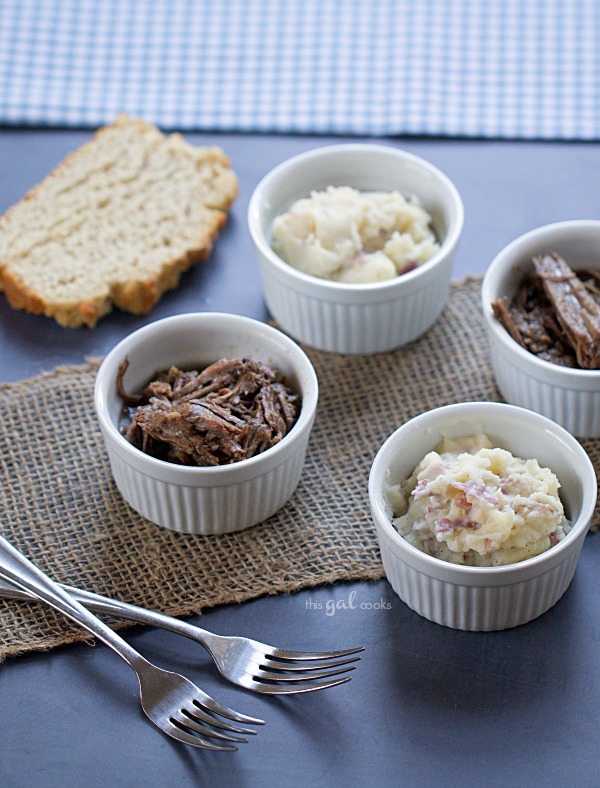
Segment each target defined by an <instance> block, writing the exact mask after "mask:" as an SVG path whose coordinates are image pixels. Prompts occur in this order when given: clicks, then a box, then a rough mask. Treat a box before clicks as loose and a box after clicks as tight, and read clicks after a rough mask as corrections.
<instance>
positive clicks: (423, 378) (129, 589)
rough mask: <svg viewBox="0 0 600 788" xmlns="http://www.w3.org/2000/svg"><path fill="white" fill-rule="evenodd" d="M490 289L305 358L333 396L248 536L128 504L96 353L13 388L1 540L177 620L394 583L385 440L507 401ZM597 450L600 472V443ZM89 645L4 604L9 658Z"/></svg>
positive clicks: (54, 623)
mask: <svg viewBox="0 0 600 788" xmlns="http://www.w3.org/2000/svg"><path fill="white" fill-rule="evenodd" d="M479 289H480V280H477V279H475V280H470V281H465V282H462V283H457V284H454V285H453V286H452V289H451V293H450V297H449V301H448V305H447V307H446V309H445V311H444V313H443V315H442V317H441V318H440V320H439V321H438V322H437V324H436V325H435V326H434V328H433V329H431V330H430V331H429V332H428V333H427V335H426V336H424V337H423V338H422V339H420V340H419V341H417V342H415V343H413V344H411V345H410V346H408V347H405V348H402V349H400V350H397V351H394V352H391V353H385V354H379V355H374V356H359V357H348V356H335V355H331V354H325V353H319V352H316V351H313V350H310V349H309V350H308V351H307V352H308V353H309V355H310V357H311V360H312V361H313V363H314V365H315V368H316V371H317V375H318V377H319V382H320V391H321V395H320V402H319V408H318V414H317V419H316V423H315V427H314V430H313V433H312V436H311V441H310V444H309V449H308V454H307V461H306V466H305V469H304V473H303V477H302V480H301V483H300V485H299V487H298V489H297V491H296V493H295V495H294V496H293V498H292V500H291V501H290V502H289V503H288V504H287V505H286V506H285V507H284V508H283V509H282V510H280V511H279V512H278V513H277V514H275V515H274V516H273V517H271V518H270V519H269V520H268V521H267V522H265V523H263V524H261V525H258V526H255V527H254V528H250V529H248V530H246V531H242V532H241V533H237V534H228V535H223V536H211V537H202V536H187V535H181V534H176V533H173V532H171V531H169V530H167V529H163V528H160V527H158V526H156V525H153V524H152V523H149V522H148V521H146V520H144V519H143V518H141V517H140V516H139V515H137V514H136V513H135V512H133V511H132V510H131V509H130V508H129V506H128V505H127V504H126V503H125V502H124V501H123V500H122V498H121V496H120V495H119V493H118V491H117V489H116V487H115V486H114V483H113V481H112V477H111V474H110V469H109V465H108V460H107V457H106V453H105V450H104V446H103V443H102V439H101V436H100V432H99V428H98V426H97V424H96V419H95V415H94V408H93V386H94V378H95V375H96V371H97V368H98V363H97V362H93V361H92V362H90V363H88V364H86V365H84V366H77V367H63V368H58V369H56V370H54V371H53V372H51V373H48V374H44V375H41V376H38V377H36V378H34V379H31V380H27V381H22V382H19V383H16V384H15V383H13V384H4V385H3V386H0V418H1V419H2V422H1V426H0V474H1V478H2V493H1V496H0V523H1V524H2V531H3V533H4V534H5V536H6V537H7V538H8V539H9V540H10V541H12V543H13V544H14V545H15V546H16V547H18V548H19V549H20V550H22V551H23V552H24V553H25V554H26V555H27V556H28V557H29V558H31V559H32V560H33V561H34V562H35V563H37V565H38V566H39V567H40V568H41V569H43V570H44V571H46V572H48V573H49V574H50V575H51V576H52V577H53V578H54V579H55V580H58V581H60V582H63V583H69V584H70V585H74V586H79V587H82V588H86V589H89V590H93V591H97V592H99V593H102V594H106V595H108V596H114V597H116V598H118V599H123V600H126V601H130V602H134V603H135V604H139V605H142V606H144V607H149V608H154V609H157V610H160V611H162V612H165V613H170V614H172V615H185V614H192V613H198V612H200V611H201V610H202V609H203V608H206V607H210V606H212V605H217V604H224V603H231V602H243V601H244V600H247V599H251V598H253V597H258V596H261V595H264V594H274V593H278V592H283V591H295V590H298V589H301V588H309V587H314V586H316V585H320V584H324V583H332V582H335V581H340V580H374V579H378V578H381V577H382V576H383V568H382V566H381V561H380V556H379V551H378V547H377V540H376V536H375V532H374V528H373V526H372V523H371V518H370V514H369V505H368V496H367V481H368V475H369V470H370V466H371V463H372V460H373V457H374V455H375V453H376V452H377V449H378V448H379V446H380V445H381V443H382V442H383V441H384V440H385V439H386V438H387V436H388V435H389V434H390V433H391V432H393V430H394V429H396V428H397V427H398V426H399V425H400V424H402V423H403V422H405V421H406V420H407V419H410V418H411V417H413V416H415V415H417V414H418V413H421V412H422V411H425V410H429V409H430V408H434V407H438V406H440V405H445V404H449V403H453V402H461V401H466V400H499V399H500V397H499V394H498V392H497V390H496V388H495V386H494V383H493V379H492V373H491V368H490V359H489V353H488V347H487V342H486V340H485V335H484V328H483V318H482V316H481V313H480V308H479ZM584 446H585V448H586V449H587V451H588V452H589V454H590V456H591V458H592V461H593V462H594V464H595V466H596V467H597V468H600V441H584ZM595 523H596V525H597V523H598V515H597V516H596V520H595ZM112 623H116V622H112ZM77 640H86V636H85V633H83V631H82V630H80V629H78V628H76V627H75V626H73V625H71V624H70V623H68V622H67V621H66V619H64V618H63V617H60V616H58V615H56V614H54V613H53V611H51V610H50V609H49V608H46V606H44V605H37V604H31V603H24V602H16V601H8V600H0V661H1V660H2V659H4V658H5V657H6V656H8V655H14V654H17V653H22V652H26V651H31V650H42V649H50V648H53V647H55V646H58V645H60V644H66V643H72V642H75V641H77Z"/></svg>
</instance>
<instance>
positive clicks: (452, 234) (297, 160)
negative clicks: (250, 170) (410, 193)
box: [248, 143, 464, 294]
mask: <svg viewBox="0 0 600 788" xmlns="http://www.w3.org/2000/svg"><path fill="white" fill-rule="evenodd" d="M352 152H354V153H356V154H367V155H369V153H379V154H382V153H384V154H388V155H392V156H395V157H398V158H402V159H404V160H406V161H411V162H413V163H414V164H416V165H418V166H419V167H422V168H423V169H425V170H427V171H428V172H429V173H430V174H431V175H433V176H434V177H435V178H437V179H438V180H439V181H440V182H441V183H442V184H443V185H444V187H445V188H446V189H447V190H448V193H449V195H450V197H451V200H452V204H453V208H454V211H455V220H454V222H453V223H452V224H451V225H450V226H449V228H448V232H447V233H446V236H445V238H444V240H443V242H442V243H441V244H440V247H439V249H438V250H437V252H436V253H435V254H434V255H432V257H430V258H429V260H427V261H426V262H424V263H422V264H421V265H420V266H418V267H417V268H415V269H414V270H413V271H408V272H407V273H405V274H402V275H399V276H397V277H394V278H393V279H386V280H385V281H383V282H367V283H356V284H352V283H348V282H336V281H333V280H331V279H324V278H322V277H319V276H313V275H312V274H307V273H304V271H300V270H299V269H297V268H295V267H294V266H293V265H290V264H289V263H286V262H285V260H282V259H281V258H280V257H279V255H277V254H276V253H275V252H274V251H273V249H272V247H271V244H270V243H269V241H268V239H267V238H266V237H265V235H264V233H263V232H262V228H261V224H260V219H259V216H260V204H261V202H262V199H263V192H264V191H265V190H266V189H267V188H268V186H269V184H270V182H271V181H272V180H274V179H275V178H277V177H278V176H279V175H280V174H281V173H282V172H284V171H285V170H287V169H288V168H289V167H290V166H298V165H301V164H303V163H305V162H307V161H310V160H312V159H317V158H320V157H322V156H329V155H330V154H336V153H352ZM399 190H400V189H399ZM248 218H249V222H248V224H249V228H250V233H251V235H252V238H253V240H254V243H255V244H256V245H257V247H258V248H259V249H260V251H261V253H262V254H263V255H265V256H266V257H268V258H269V260H270V261H271V262H272V263H273V265H275V266H276V267H277V268H278V269H279V270H281V271H283V272H284V273H285V274H287V275H289V276H291V277H295V278H296V279H298V280H300V281H301V282H307V283H310V284H311V285H313V286H315V287H320V288H322V290H323V291H325V292H327V291H330V292H332V294H333V292H334V291H337V292H340V291H348V292H361V291H362V292H365V291H366V292H369V291H372V290H387V289H389V290H392V289H394V288H395V287H398V285H399V284H401V283H402V282H408V281H412V280H414V279H418V278H419V277H420V276H423V275H424V273H425V272H426V271H428V270H429V269H430V268H432V267H433V266H435V265H436V263H437V262H438V261H439V260H440V258H441V257H445V256H446V255H447V254H448V252H449V251H451V250H452V249H454V247H455V246H456V244H457V243H458V240H459V238H460V235H461V233H462V228H463V224H464V207H463V203H462V199H461V197H460V194H459V192H458V190H457V188H456V186H455V185H454V184H453V183H452V181H451V180H450V179H449V178H448V176H447V175H444V173H443V172H442V171H441V170H440V169H438V168H437V167H436V166H435V165H433V164H430V163H429V162H428V161H426V160H425V159H422V158H421V157H420V156H415V154H413V153H408V152H407V151H404V150H402V149H400V148H395V147H393V146H392V145H375V144H368V143H348V144H343V145H325V146H322V147H319V148H314V149H312V150H309V151H306V152H305V153H300V154H298V155H297V156H293V157H292V158H290V159H287V160H286V161H283V162H282V163H281V164H278V165H277V166H276V167H274V168H273V169H272V170H271V171H270V172H268V173H267V174H266V175H265V176H264V177H263V179H262V180H261V181H260V182H259V184H258V186H257V187H256V189H255V190H254V193H253V195H252V197H251V199H250V205H249V208H248Z"/></svg>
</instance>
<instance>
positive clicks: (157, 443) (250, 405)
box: [117, 358, 299, 466]
mask: <svg viewBox="0 0 600 788" xmlns="http://www.w3.org/2000/svg"><path fill="white" fill-rule="evenodd" d="M128 366H129V360H128V359H127V358H126V359H125V360H124V362H123V363H122V364H121V365H120V367H119V371H118V375H117V392H118V394H119V397H120V398H121V399H122V401H123V403H124V406H125V410H126V413H127V418H126V420H125V422H126V423H124V424H123V426H122V430H121V431H122V434H123V435H124V436H125V438H126V439H127V440H128V441H129V442H130V443H132V444H133V445H134V446H136V447H137V448H138V449H140V450H141V451H144V452H146V453H147V454H150V455H152V456H153V457H157V458H158V459H161V460H166V461H167V462H173V463H178V464H180V465H201V466H208V465H227V464H229V463H232V462H239V461H240V460H244V459H248V458H249V457H253V456H254V455H255V454H260V453H261V452H263V451H266V450H267V449H269V448H270V447H271V446H274V445H275V444H276V443H279V441H281V440H282V439H283V438H284V437H285V435H287V433H288V432H289V431H290V429H291V428H292V427H293V425H294V424H295V422H296V420H297V418H298V412H299V399H298V396H297V395H296V394H294V393H292V391H291V390H290V388H289V387H288V386H287V385H286V384H285V382H284V381H283V380H281V379H280V376H279V375H278V373H277V372H276V371H275V370H273V369H271V368H270V367H269V366H267V365H266V364H262V363H260V362H256V361H254V360H253V359H251V358H242V359H221V360H220V361H217V362H215V363H214V364H211V365H210V366H209V367H206V369H203V370H202V371H200V372H197V371H196V370H191V371H187V372H183V371H182V370H180V369H178V368H177V367H171V368H170V369H168V370H163V371H161V372H158V373H157V374H156V376H155V378H154V379H153V380H151V381H150V382H149V383H148V384H147V385H146V386H145V387H144V389H143V391H142V392H141V393H139V394H129V393H127V392H126V391H125V388H124V385H123V377H124V375H125V372H126V370H127V367H128Z"/></svg>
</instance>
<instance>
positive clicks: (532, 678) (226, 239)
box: [0, 129, 600, 787]
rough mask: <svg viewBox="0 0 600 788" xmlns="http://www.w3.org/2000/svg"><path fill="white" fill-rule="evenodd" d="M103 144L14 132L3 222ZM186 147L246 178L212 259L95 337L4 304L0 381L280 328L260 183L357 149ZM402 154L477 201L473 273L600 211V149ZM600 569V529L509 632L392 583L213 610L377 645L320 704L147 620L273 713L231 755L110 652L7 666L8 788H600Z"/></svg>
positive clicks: (176, 658) (174, 653) (5, 165)
mask: <svg viewBox="0 0 600 788" xmlns="http://www.w3.org/2000/svg"><path fill="white" fill-rule="evenodd" d="M88 137H89V133H87V132H84V131H61V130H15V129H11V130H0V212H3V211H4V210H5V209H7V208H8V207H9V206H10V205H11V204H12V203H14V202H15V201H17V200H18V199H19V198H20V197H21V196H22V195H23V194H24V193H25V192H26V191H27V190H28V189H29V188H30V187H31V186H33V185H34V184H35V183H37V182H38V181H39V180H40V179H41V178H42V177H43V176H44V175H45V174H46V173H47V172H48V171H49V170H50V169H51V168H52V167H53V166H54V165H55V164H57V163H58V162H59V161H60V160H61V159H62V158H63V156H64V155H66V154H67V153H68V152H69V151H71V150H73V149H74V148H76V147H77V146H78V145H79V144H80V143H81V142H83V141H84V140H85V139H87V138H88ZM189 138H190V139H191V140H192V141H193V142H195V143H197V144H206V143H211V144H213V143H217V144H220V145H221V146H222V147H223V148H224V149H225V150H226V151H227V153H228V154H229V155H230V157H231V159H232V163H233V167H234V168H235V170H236V172H237V173H238V176H239V179H240V186H241V188H240V195H239V198H238V200H237V201H236V203H235V205H234V208H233V210H232V213H231V220H230V222H229V224H228V226H227V228H226V229H225V231H224V232H223V233H222V236H221V238H220V239H219V242H218V243H217V245H216V247H215V250H214V253H213V255H212V257H211V259H210V261H209V262H207V263H206V264H204V265H200V266H199V267H197V268H196V269H195V270H194V271H193V272H191V273H189V274H187V275H186V276H185V278H184V280H183V283H182V286H181V287H180V288H179V289H178V290H176V291H174V292H172V293H170V294H168V295H167V296H165V297H164V298H163V300H162V301H161V303H160V304H159V305H158V306H157V308H156V309H155V310H154V311H153V312H152V314H151V315H148V316H145V317H134V316H131V315H125V314H121V313H115V314H113V315H112V316H110V317H108V318H106V319H104V320H103V321H102V322H101V323H100V324H99V325H98V326H97V328H96V329H94V330H93V331H90V330H87V329H81V330H67V329H62V328H60V327H59V326H57V325H56V324H55V323H54V322H53V321H50V320H47V319H45V318H43V317H35V316H32V315H28V314H25V313H22V312H15V311H13V310H11V309H10V308H9V307H8V306H7V304H6V302H5V301H4V299H3V298H2V297H0V348H1V350H0V382H5V381H13V380H18V379H22V378H26V377H30V376H32V375H35V374H37V373H39V372H41V371H43V370H50V369H52V368H53V367H55V366H56V365H58V364H61V363H72V362H81V361H82V360H83V359H84V358H85V357H86V356H90V355H91V356H98V355H101V354H103V353H105V352H106V351H108V350H109V349H110V348H111V347H112V346H113V345H114V344H115V343H116V342H117V341H118V340H119V339H121V338H122V337H123V336H125V335H126V334H128V333H130V332H131V331H132V330H134V329H136V328H137V327H139V326H141V325H144V324H146V323H148V322H150V321H152V320H154V319H157V318H160V317H164V316H167V315H171V314H176V313H180V312H186V311H195V310H201V311H226V312H235V313H239V314H244V315H249V316H252V317H255V318H259V319H266V318H267V317H268V315H267V312H266V310H265V306H264V303H263V299H262V294H261V286H260V281H259V276H258V269H257V265H256V262H255V258H254V254H253V250H252V247H251V243H250V238H249V235H248V231H247V227H246V210H247V205H248V200H249V197H250V194H251V192H252V189H253V188H254V186H255V185H256V184H257V183H258V181H259V179H260V178H261V176H262V175H263V174H264V173H266V172H267V171H268V170H269V169H270V168H271V167H272V166H274V165H275V164H277V163H279V162H280V161H282V160H284V159H285V158H287V157H289V156H291V155H294V154H296V153H299V152H302V151H305V150H307V149H309V148H313V147H316V146H318V145H322V144H331V143H334V142H339V141H344V140H342V139H341V138H340V139H334V138H318V137H275V136H263V135H239V136H238V135H211V134H197V135H189ZM387 142H389V143H390V144H394V145H398V146H400V147H403V148H405V149H407V150H409V151H411V152H413V153H416V154H418V155H421V156H423V157H425V158H427V159H428V160H430V161H431V162H433V163H434V164H436V165H437V166H439V167H440V168H441V169H442V170H444V171H445V172H446V173H447V175H449V176H450V178H452V180H453V181H454V182H455V184H456V185H457V187H458V188H459V190H460V191H461V193H462V196H463V199H464V203H465V212H466V221H465V228H464V234H463V238H462V240H461V242H460V245H459V249H458V254H457V260H456V263H455V269H454V278H456V279H457V278H461V277H463V276H465V275H468V274H482V273H483V272H484V271H485V269H486V266H487V265H488V264H489V262H490V261H491V260H492V259H493V257H494V255H495V254H496V253H497V252H498V251H499V250H500V249H501V248H502V246H503V245H505V244H506V243H507V242H509V241H510V240H512V239H513V238H515V237H516V236H518V235H520V234H521V233H523V232H525V231H527V230H529V229H531V228H533V227H536V226H539V225H541V224H546V223H549V222H554V221H560V220H563V219H571V218H598V217H599V216H600V190H599V189H598V186H597V183H598V173H599V172H600V146H598V145H595V144H554V143H517V142H497V143H496V142H483V141H454V140H415V139H409V140H394V141H387ZM391 426H396V425H391ZM599 559H600V535H598V536H596V535H590V536H589V537H588V539H587V541H586V544H585V546H584V549H583V553H582V557H581V560H580V564H579V567H578V570H577V573H576V576H575V579H574V581H573V583H572V585H571V587H570V589H569V590H568V592H567V593H566V594H565V596H564V597H563V599H562V600H561V601H560V602H559V603H558V604H557V605H556V606H555V607H554V608H553V609H552V610H551V611H549V612H548V613H547V614H546V615H544V616H542V617H541V618H539V619H538V620H536V621H534V622H531V623H530V624H527V625H526V626H523V627H519V628H517V629H514V630H510V631H506V632H498V633H489V634H482V633H464V632H456V631H453V630H449V629H446V628H443V627H440V626H437V625H435V624H432V623H430V622H428V621H426V620H425V619H423V618H421V617H419V616H418V615H417V614H415V613H413V612H412V611H411V610H409V609H408V608H407V607H406V606H405V605H404V604H403V603H402V602H401V601H400V600H399V599H398V597H396V596H395V594H394V593H393V591H392V590H391V588H390V587H389V586H388V584H387V582H386V581H385V580H382V581H380V582H376V583H349V584H339V585H336V586H332V587H326V588H320V589H315V590H310V591H305V592H301V593H297V594H290V595H279V596H276V597H267V598H264V599H259V600H255V601H252V602H248V603H245V604H243V605H232V606H224V607H221V608H216V609H213V610H210V611H207V612H206V614H205V615H204V616H202V617H201V622H202V624H203V625H204V626H206V627H207V628H209V629H213V630H214V631H217V632H222V633H224V634H234V633H235V634H244V635H248V636H251V637H255V638H257V639H259V640H265V641H267V642H274V643H276V644H278V645H283V646H286V647H290V648H310V649H327V648H333V647H340V648H341V647H345V646H353V645H355V644H364V645H366V646H367V651H366V652H365V654H364V657H363V659H362V661H361V663H360V664H359V667H358V669H357V670H356V671H355V674H354V678H353V680H352V681H351V682H349V683H347V684H345V685H343V686H341V687H337V688H335V689H333V690H330V691H328V692H323V693H314V694H311V695H307V696H303V697H300V696H298V697H293V698H288V699H281V698H273V699H265V698H260V697H257V696H254V695H251V694H249V693H245V692H244V691H243V690H240V689H238V688H235V687H232V686H230V685H228V684H226V683H225V682H224V681H222V680H220V679H218V678H216V677H215V676H214V670H213V669H212V667H211V664H210V661H209V659H208V658H207V657H206V656H205V654H204V652H203V650H202V649H201V648H200V647H199V646H196V645H194V644H192V643H191V642H188V641H186V640H184V639H183V638H178V637H176V636H174V635H168V634H166V633H163V632H159V631H154V630H151V629H147V628H136V629H133V630H129V631H128V632H127V634H126V637H127V639H128V640H129V641H130V642H131V643H132V645H134V646H135V647H136V648H138V649H140V650H141V651H142V652H143V653H144V654H145V655H147V656H148V657H149V658H150V659H153V660H154V661H156V662H158V663H159V664H162V665H165V666H170V667H172V668H174V669H176V670H179V671H181V672H184V673H186V675H188V676H189V677H190V678H191V679H192V680H194V681H196V682H198V683H199V684H201V685H202V686H203V688H204V689H205V690H206V691H207V692H209V693H210V694H212V695H214V696H216V697H218V698H219V699H220V700H222V701H223V702H225V703H228V704H229V705H231V706H233V707H235V708H238V709H239V710H240V711H244V712H246V713H248V714H253V715H256V716H259V717H262V718H264V719H265V720H266V721H267V724H266V725H265V726H264V728H262V729H261V730H260V732H259V734H258V735H257V736H256V737H254V738H252V739H251V740H250V741H249V742H248V743H247V744H245V745H243V746H242V747H241V748H240V749H239V751H238V752H236V753H233V754H228V753H209V752H205V751H195V750H191V749H189V748H186V747H184V746H181V745H178V744H176V743H174V742H171V741H170V740H168V739H167V737H165V736H163V735H162V734H161V733H160V732H158V731H157V730H156V729H155V728H154V727H153V726H152V725H151V724H150V723H149V722H147V721H146V719H145V718H144V717H143V715H142V712H141V710H140V708H139V705H138V700H137V685H136V679H135V676H134V675H133V673H132V672H131V671H130V670H129V669H128V668H127V666H126V665H125V664H124V663H122V662H121V661H120V660H119V659H118V658H117V657H116V656H115V655H113V653H112V652H111V651H109V650H108V649H107V648H105V647H104V646H101V645H99V646H96V647H95V648H90V647H89V646H85V645H80V646H73V647H67V648H61V649H56V650H54V651H53V652H51V653H45V654H31V655H27V656H22V657H19V658H15V659H9V660H7V661H5V662H4V663H3V664H2V666H0V785H3V786H11V787H12V786H33V785H35V786H78V787H80V786H81V787H83V786H108V785H110V786H163V785H196V784H197V785H204V784H207V785H213V784H215V785H216V784H219V785H236V786H245V785H247V786H271V785H273V786H274V785H278V786H279V785H298V786H338V785H347V786H363V785H365V786H366V785H381V786H386V785H407V786H432V785H444V786H463V785H468V784H472V785H486V786H513V785H514V786H520V785H535V786H537V785H540V786H541V785H544V786H545V785H564V786H567V785H569V786H570V785H577V786H588V785H589V786H597V785H600V754H599V750H598V730H599V729H600V687H599V679H598V676H599V674H600V595H599V594H598V588H599V583H600V580H599V573H598V561H599ZM351 594H353V595H354V596H353V600H354V604H353V605H352V606H351V607H347V609H340V610H337V612H335V614H334V615H327V612H326V611H327V609H328V607H330V606H328V604H327V603H328V602H330V600H333V601H334V602H340V603H343V602H346V603H347V602H348V600H349V598H350V595H351ZM193 620H194V619H193ZM195 620H196V621H198V622H199V621H200V619H199V618H198V619H195Z"/></svg>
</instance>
